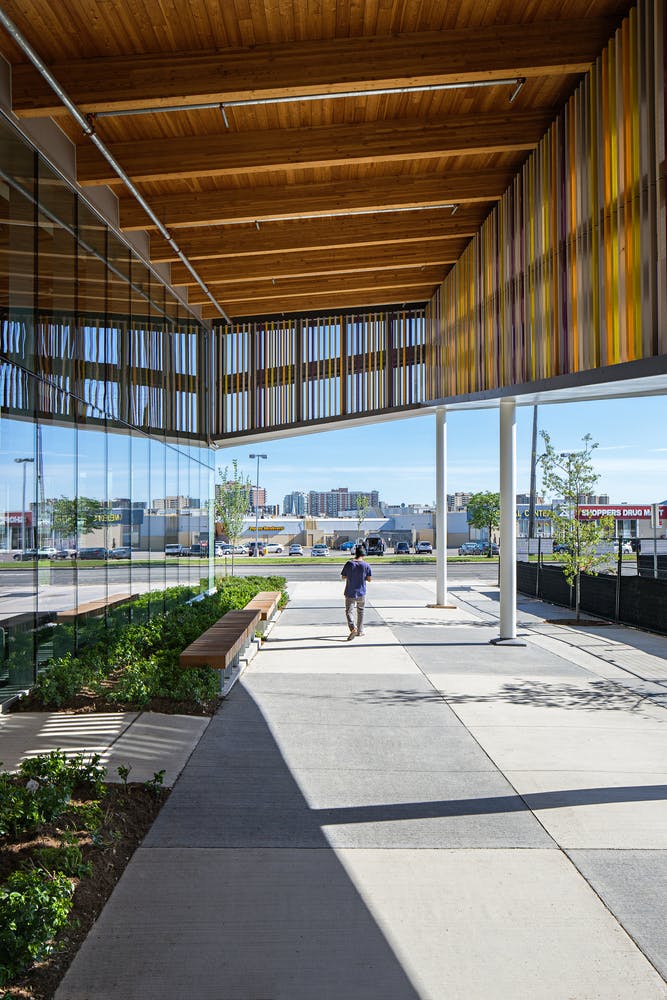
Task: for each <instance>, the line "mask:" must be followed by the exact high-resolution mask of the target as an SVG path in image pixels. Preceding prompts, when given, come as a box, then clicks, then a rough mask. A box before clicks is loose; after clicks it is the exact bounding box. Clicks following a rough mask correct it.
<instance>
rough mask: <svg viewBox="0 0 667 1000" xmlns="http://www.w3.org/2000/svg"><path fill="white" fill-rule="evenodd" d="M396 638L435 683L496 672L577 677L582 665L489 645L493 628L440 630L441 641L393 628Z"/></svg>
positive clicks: (545, 654)
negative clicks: (443, 678)
mask: <svg viewBox="0 0 667 1000" xmlns="http://www.w3.org/2000/svg"><path fill="white" fill-rule="evenodd" d="M393 631H394V634H395V635H396V638H397V639H398V640H399V641H400V642H401V643H402V644H403V645H404V647H405V650H406V652H407V653H409V654H410V656H412V657H413V658H414V660H415V661H416V662H417V663H418V665H419V667H420V668H421V670H423V672H424V673H425V675H426V676H427V677H428V678H429V679H430V680H432V681H433V683H434V684H436V685H437V684H438V675H443V674H444V675H449V676H454V675H455V674H465V675H466V676H470V675H474V674H476V673H480V674H490V673H495V674H497V675H498V676H499V677H505V676H506V675H507V674H510V675H511V676H517V675H519V676H525V677H549V676H552V677H580V676H581V667H578V666H576V665H575V664H573V663H570V662H569V661H568V660H567V659H565V658H563V657H560V656H556V655H554V654H552V653H548V652H543V651H539V652H536V651H535V650H534V649H532V648H530V647H528V646H526V647H516V646H492V645H490V644H489V639H491V638H493V637H494V636H496V635H497V634H498V630H497V628H496V629H486V628H480V627H479V626H477V627H475V628H474V630H473V629H469V628H468V629H455V628H450V629H443V634H442V636H441V637H440V641H439V642H438V641H436V642H433V640H432V638H430V637H426V636H424V635H421V636H420V635H419V633H418V631H416V630H415V631H411V630H408V629H404V628H394V630H393Z"/></svg>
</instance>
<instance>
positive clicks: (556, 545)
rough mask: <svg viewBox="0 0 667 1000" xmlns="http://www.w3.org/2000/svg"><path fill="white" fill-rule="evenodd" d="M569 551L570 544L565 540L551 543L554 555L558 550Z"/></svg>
mask: <svg viewBox="0 0 667 1000" xmlns="http://www.w3.org/2000/svg"><path fill="white" fill-rule="evenodd" d="M569 551H570V546H569V545H567V543H566V542H554V544H553V552H554V555H557V554H558V553H559V552H569Z"/></svg>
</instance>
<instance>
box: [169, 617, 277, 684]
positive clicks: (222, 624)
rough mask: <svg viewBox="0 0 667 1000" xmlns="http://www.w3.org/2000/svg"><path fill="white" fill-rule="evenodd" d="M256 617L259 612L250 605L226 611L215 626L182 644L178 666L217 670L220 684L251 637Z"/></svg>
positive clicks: (257, 621) (256, 620)
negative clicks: (193, 639)
mask: <svg viewBox="0 0 667 1000" xmlns="http://www.w3.org/2000/svg"><path fill="white" fill-rule="evenodd" d="M260 620H261V611H259V610H257V609H254V608H250V609H248V608H243V609H242V610H239V611H228V612H227V614H226V615H223V616H222V618H220V619H219V620H218V621H217V622H216V623H215V625H212V626H211V628H209V629H206V631H205V632H203V633H202V635H200V636H199V638H198V639H195V641H194V642H191V643H190V645H189V646H186V648H185V649H184V650H183V652H182V653H181V655H180V656H179V658H178V662H179V666H181V667H205V666H208V667H213V668H214V670H221V671H223V676H222V677H221V680H222V681H223V683H224V679H226V678H227V677H228V676H229V674H230V672H231V670H232V668H233V667H235V666H237V664H238V658H239V654H240V653H241V652H242V651H243V650H244V649H245V647H246V646H247V645H248V643H249V642H250V640H251V639H252V638H253V636H254V634H255V629H256V627H257V625H258V623H259V622H260Z"/></svg>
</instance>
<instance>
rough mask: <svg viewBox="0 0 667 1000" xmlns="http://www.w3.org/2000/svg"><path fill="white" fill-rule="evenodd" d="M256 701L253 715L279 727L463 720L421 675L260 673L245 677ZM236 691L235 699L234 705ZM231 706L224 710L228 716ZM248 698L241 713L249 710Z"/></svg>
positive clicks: (432, 723) (426, 723) (430, 723)
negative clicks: (388, 680) (387, 679)
mask: <svg viewBox="0 0 667 1000" xmlns="http://www.w3.org/2000/svg"><path fill="white" fill-rule="evenodd" d="M243 687H244V688H245V690H246V691H247V692H248V694H249V695H250V697H251V699H252V702H253V704H252V706H250V707H249V709H248V711H247V713H246V714H247V716H248V717H249V718H253V719H256V718H257V712H259V713H260V715H261V716H262V718H263V719H265V720H269V719H270V720H271V723H272V724H274V725H280V724H282V723H283V722H309V723H310V724H311V725H329V726H330V725H338V724H345V725H364V726H366V727H367V728H373V727H375V726H387V725H390V726H394V727H395V728H401V727H403V726H408V727H410V726H435V725H438V726H440V725H445V726H449V725H452V726H460V725H461V722H460V721H459V719H457V717H456V716H455V715H454V713H453V712H452V710H451V709H449V708H448V707H447V705H446V703H445V701H444V698H443V697H442V695H440V694H439V693H438V692H437V691H436V690H435V689H434V688H433V685H432V684H430V683H429V682H428V681H427V680H426V679H425V678H424V677H423V675H421V674H412V675H411V676H410V679H409V681H407V680H406V682H403V681H402V680H401V679H397V678H395V677H393V678H392V683H386V682H383V681H382V679H381V678H379V677H378V675H377V674H310V675H309V674H298V675H295V676H292V675H289V674H275V673H273V674H265V673H263V672H262V671H254V672H253V673H252V674H246V675H245V676H244V678H243ZM234 697H235V693H233V694H232V695H231V698H230V701H233V699H234ZM228 705H229V703H228V704H227V705H226V706H223V709H222V712H223V713H224V712H225V710H226V708H227V707H228ZM245 705H246V703H245V700H244V702H243V705H241V706H240V711H241V712H243V711H244V708H245Z"/></svg>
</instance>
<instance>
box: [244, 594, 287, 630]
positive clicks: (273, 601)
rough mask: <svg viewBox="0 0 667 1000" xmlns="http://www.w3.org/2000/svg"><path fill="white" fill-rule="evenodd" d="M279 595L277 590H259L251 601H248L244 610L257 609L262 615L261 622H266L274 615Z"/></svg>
mask: <svg viewBox="0 0 667 1000" xmlns="http://www.w3.org/2000/svg"><path fill="white" fill-rule="evenodd" d="M280 597H281V594H280V591H279V590H260V592H259V593H258V594H255V596H254V597H253V599H252V600H251V601H248V603H247V604H246V608H259V610H260V611H261V613H262V621H263V622H265V621H268V620H269V618H272V617H273V615H274V614H275V611H276V608H277V607H278V601H279V600H280Z"/></svg>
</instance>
